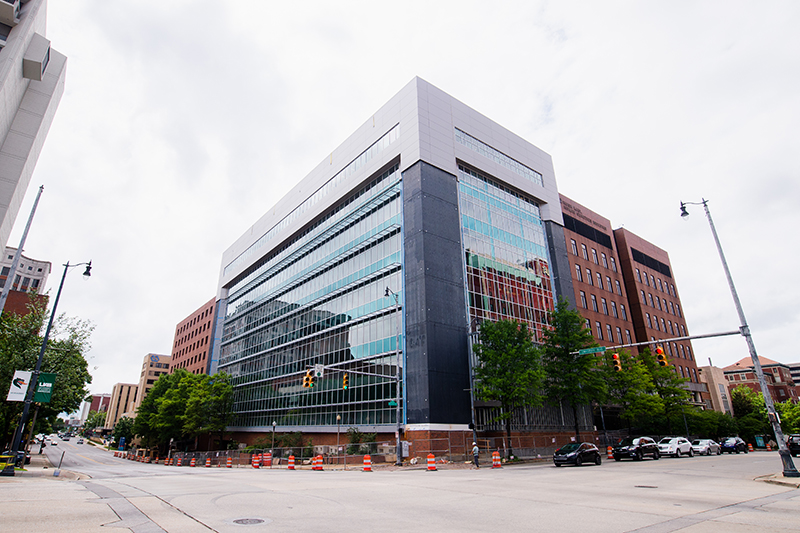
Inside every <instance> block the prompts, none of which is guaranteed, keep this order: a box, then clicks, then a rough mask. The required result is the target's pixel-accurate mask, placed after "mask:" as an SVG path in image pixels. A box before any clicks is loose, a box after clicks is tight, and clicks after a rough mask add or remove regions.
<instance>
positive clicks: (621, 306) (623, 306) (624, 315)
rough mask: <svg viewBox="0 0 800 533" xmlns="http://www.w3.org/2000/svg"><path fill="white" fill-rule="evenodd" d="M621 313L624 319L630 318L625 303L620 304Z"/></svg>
mask: <svg viewBox="0 0 800 533" xmlns="http://www.w3.org/2000/svg"><path fill="white" fill-rule="evenodd" d="M619 314H620V316H621V317H622V320H628V313H627V312H626V311H625V304H619Z"/></svg>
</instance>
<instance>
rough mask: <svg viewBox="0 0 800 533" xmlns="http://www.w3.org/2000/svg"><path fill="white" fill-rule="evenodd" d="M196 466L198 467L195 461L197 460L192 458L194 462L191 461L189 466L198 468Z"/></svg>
mask: <svg viewBox="0 0 800 533" xmlns="http://www.w3.org/2000/svg"><path fill="white" fill-rule="evenodd" d="M196 465H197V460H195V458H194V457H192V460H191V461H189V466H196Z"/></svg>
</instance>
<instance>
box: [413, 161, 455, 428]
mask: <svg viewBox="0 0 800 533" xmlns="http://www.w3.org/2000/svg"><path fill="white" fill-rule="evenodd" d="M403 217H404V218H403V221H404V229H405V235H404V252H405V264H404V276H405V308H406V309H405V311H406V387H407V390H406V398H407V399H408V405H407V417H408V423H409V424H430V423H448V424H452V423H464V424H466V423H468V422H469V420H470V413H469V393H468V392H466V391H465V389H468V388H469V367H468V356H467V339H466V320H467V319H466V316H467V315H466V303H465V288H464V270H463V265H462V263H463V261H464V258H463V253H462V246H461V225H460V222H459V214H458V187H457V180H456V177H455V176H453V175H452V174H448V173H446V172H444V171H442V170H440V169H438V168H436V167H433V166H431V165H428V164H426V163H424V162H421V161H420V162H418V163H416V164H415V165H413V166H411V167H410V168H408V169H407V170H406V171H405V172H403Z"/></svg>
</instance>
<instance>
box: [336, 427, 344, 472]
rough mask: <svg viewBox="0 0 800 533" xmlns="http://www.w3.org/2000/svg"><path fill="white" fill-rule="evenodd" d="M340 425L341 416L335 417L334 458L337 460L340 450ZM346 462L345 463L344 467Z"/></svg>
mask: <svg viewBox="0 0 800 533" xmlns="http://www.w3.org/2000/svg"><path fill="white" fill-rule="evenodd" d="M341 423H342V415H336V456H337V458H338V457H339V456H340V455H341V452H342V449H341V448H339V427H340V424H341ZM346 464H347V462H346V461H345V465H346Z"/></svg>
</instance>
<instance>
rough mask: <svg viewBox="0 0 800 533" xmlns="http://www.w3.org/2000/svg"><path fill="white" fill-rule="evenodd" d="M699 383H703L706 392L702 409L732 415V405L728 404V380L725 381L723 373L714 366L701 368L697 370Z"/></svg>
mask: <svg viewBox="0 0 800 533" xmlns="http://www.w3.org/2000/svg"><path fill="white" fill-rule="evenodd" d="M697 373H698V375H699V376H700V382H701V383H705V384H706V386H707V388H708V392H707V394H706V395H704V396H705V398H704V404H705V405H704V407H705V408H706V409H712V410H714V411H719V412H720V413H727V414H729V415H733V405H731V402H730V393H729V392H728V380H727V379H725V372H724V371H723V370H722V369H721V368H718V367H716V366H702V367H699V368H698V369H697Z"/></svg>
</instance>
